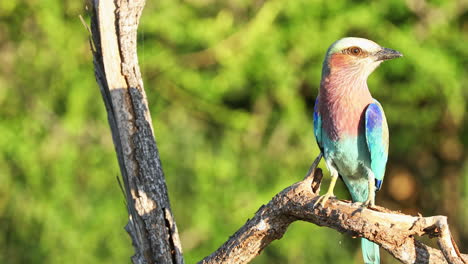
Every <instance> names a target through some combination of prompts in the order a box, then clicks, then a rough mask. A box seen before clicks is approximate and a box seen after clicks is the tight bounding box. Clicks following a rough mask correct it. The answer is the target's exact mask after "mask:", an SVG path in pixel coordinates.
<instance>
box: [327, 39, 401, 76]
mask: <svg viewBox="0 0 468 264" xmlns="http://www.w3.org/2000/svg"><path fill="white" fill-rule="evenodd" d="M401 56H403V54H401V53H400V52H398V51H396V50H392V49H388V48H383V47H381V46H380V45H378V44H377V43H375V42H373V41H372V40H368V39H364V38H342V39H340V40H337V41H336V42H335V43H333V44H332V45H331V46H330V47H329V48H328V51H327V55H326V56H325V61H324V63H323V72H322V76H328V75H329V74H333V73H334V72H336V73H341V74H346V75H360V76H362V77H365V78H367V77H368V76H369V75H370V74H371V73H372V72H373V71H374V69H375V68H377V66H379V65H380V63H382V62H383V61H385V60H391V59H394V58H398V57H401Z"/></svg>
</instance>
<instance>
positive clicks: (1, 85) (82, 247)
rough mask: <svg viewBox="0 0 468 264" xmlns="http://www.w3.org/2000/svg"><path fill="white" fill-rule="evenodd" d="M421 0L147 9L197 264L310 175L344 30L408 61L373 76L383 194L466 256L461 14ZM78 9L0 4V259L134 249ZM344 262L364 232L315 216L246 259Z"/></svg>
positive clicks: (171, 174)
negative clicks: (382, 118)
mask: <svg viewBox="0 0 468 264" xmlns="http://www.w3.org/2000/svg"><path fill="white" fill-rule="evenodd" d="M422 3H424V4H423V5H418V4H417V3H416V2H414V1H398V0H395V1H387V2H381V1H363V2H358V1H304V0H298V1H280V0H272V1H266V2H262V1H260V2H259V1H256V2H255V1H254V2H252V1H241V0H237V1H225V2H223V1H221V2H217V1H212V0H205V1H199V0H188V1H168V0H162V1H149V2H148V3H147V7H146V9H145V11H144V14H143V17H142V21H141V25H140V30H139V56H140V63H141V68H142V71H143V77H144V80H145V87H146V91H147V95H148V100H149V102H150V108H151V112H152V116H153V121H154V127H155V132H156V138H157V142H158V147H159V149H160V154H161V160H162V162H163V166H164V171H165V174H166V178H167V182H168V188H169V193H170V199H171V203H172V207H173V210H174V213H175V217H176V221H177V223H178V227H179V230H180V234H181V238H182V243H183V246H184V253H185V258H186V261H187V263H194V262H196V261H197V260H200V259H201V258H202V257H204V256H206V255H208V254H209V253H211V252H212V251H214V250H215V249H216V248H217V247H218V246H220V245H221V244H222V243H223V242H224V241H225V240H226V239H227V238H228V237H229V236H230V235H231V234H232V233H233V232H235V231H236V230H237V229H238V228H239V227H240V226H241V225H242V224H243V223H245V221H246V220H247V218H249V217H251V216H252V215H253V214H254V213H255V211H256V210H257V209H258V208H259V207H260V205H261V204H263V203H266V202H268V201H269V199H270V198H271V197H272V196H273V195H274V194H276V193H277V192H279V191H280V190H282V189H283V188H284V187H286V186H288V185H290V184H292V183H294V182H296V181H298V180H300V179H302V177H303V176H304V174H305V172H306V171H307V169H308V166H309V165H310V163H311V162H312V161H313V159H314V158H315V156H316V155H317V153H318V149H317V147H316V144H315V140H314V137H313V132H312V121H311V112H312V108H313V103H314V99H315V96H316V95H317V92H318V85H319V82H320V73H321V63H322V60H323V55H324V53H325V51H326V49H327V47H328V46H329V45H330V44H331V43H332V42H333V41H335V40H337V39H339V38H341V37H344V36H359V37H366V38H369V39H372V40H374V41H376V42H378V43H379V44H381V45H383V46H386V47H389V48H393V49H396V50H399V51H401V52H402V53H403V54H404V55H405V57H403V58H402V59H398V60H395V61H392V62H388V63H384V64H383V65H382V66H381V67H380V68H379V69H378V70H377V71H376V72H375V73H374V74H373V75H372V76H371V78H370V80H369V87H370V88H371V90H372V92H373V94H374V97H376V98H377V99H378V100H379V101H380V102H381V103H382V105H383V106H384V109H385V111H386V115H387V118H388V122H389V125H390V133H391V144H390V160H389V165H388V169H387V172H388V173H387V176H386V179H385V183H384V185H383V190H382V191H381V192H380V193H379V194H378V195H377V203H378V204H382V205H385V206H388V207H390V208H393V209H400V210H403V211H404V212H408V213H413V214H415V213H417V212H421V213H423V214H445V215H448V216H449V219H450V221H451V224H452V226H451V228H452V231H453V232H454V233H456V234H457V237H456V240H457V241H459V242H460V243H459V244H460V245H461V247H462V251H465V252H466V251H468V247H467V246H466V245H468V230H466V228H464V223H465V222H466V219H468V209H466V208H467V207H466V206H463V205H466V204H467V203H468V165H467V164H468V162H466V160H467V153H466V151H467V145H468V136H467V135H468V127H467V122H466V109H467V106H466V99H467V97H468V94H467V93H466V91H467V83H468V80H467V76H466V70H465V69H466V67H467V66H468V65H467V60H466V58H467V57H468V50H467V49H466V43H467V42H468V37H467V36H468V34H467V31H468V24H467V22H466V14H467V9H466V7H463V6H462V5H459V4H458V3H457V1H429V2H422ZM78 14H83V15H85V14H86V11H85V9H84V6H83V4H82V3H80V2H79V1H68V0H67V1H57V0H44V1H40V2H38V1H18V0H13V1H1V2H0V63H1V65H2V67H0V116H1V117H2V118H1V120H0V169H1V170H0V181H1V182H2V184H1V185H0V221H1V223H2V225H0V228H1V232H2V233H3V234H4V235H3V236H2V237H1V238H0V247H1V250H0V262H1V263H127V262H129V260H128V259H129V256H131V254H132V246H131V242H130V239H129V238H128V236H127V234H126V233H125V231H124V230H123V226H124V225H125V224H126V218H127V214H126V210H125V206H124V203H123V200H124V199H123V196H122V194H121V192H120V189H119V187H118V184H117V181H116V176H117V175H119V169H118V164H117V162H116V158H115V153H114V148H113V145H112V139H111V136H110V133H109V128H108V124H107V118H106V112H105V108H104V107H103V103H102V100H101V98H100V94H99V89H98V87H97V84H96V83H95V80H94V75H93V68H92V67H93V64H92V57H91V54H90V51H89V46H88V42H87V32H86V30H85V29H84V28H83V26H82V25H81V23H80V21H79V19H78ZM327 179H328V178H327ZM327 184H328V181H325V183H324V185H325V186H327ZM337 188H338V190H337V192H336V193H337V195H338V196H339V197H340V198H347V197H349V196H348V194H347V193H346V190H345V188H344V186H343V185H342V184H339V185H338V187H337ZM401 190H403V192H402V191H401ZM405 191H406V193H405ZM383 258H384V259H383V262H385V263H394V261H393V260H391V257H390V256H388V254H385V255H384V256H383ZM350 260H353V261H350ZM350 262H353V263H360V262H361V257H360V249H359V248H358V242H357V240H356V239H354V240H353V239H352V238H350V237H349V236H347V235H342V234H339V233H337V232H336V231H333V230H330V229H327V228H320V227H317V226H313V225H311V224H307V223H295V224H293V225H292V226H291V227H290V228H289V230H288V232H287V233H286V235H285V237H283V238H282V239H281V240H279V241H276V242H274V243H273V244H272V245H271V246H269V247H268V248H267V249H266V250H265V251H264V252H263V253H262V255H261V256H260V257H258V258H257V259H256V260H255V261H254V263H259V264H260V263H350Z"/></svg>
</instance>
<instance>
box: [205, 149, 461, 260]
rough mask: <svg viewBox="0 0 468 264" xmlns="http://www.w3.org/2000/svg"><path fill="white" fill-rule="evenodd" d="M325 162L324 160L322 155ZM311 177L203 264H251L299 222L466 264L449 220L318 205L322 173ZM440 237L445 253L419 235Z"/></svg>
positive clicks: (396, 250) (413, 256) (405, 253)
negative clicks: (316, 204)
mask: <svg viewBox="0 0 468 264" xmlns="http://www.w3.org/2000/svg"><path fill="white" fill-rule="evenodd" d="M319 158H321V157H319ZM319 158H317V160H316V161H315V162H314V164H313V166H312V167H311V170H310V171H315V173H310V172H309V173H308V174H309V175H308V176H306V178H305V179H304V180H303V181H301V182H298V183H296V184H293V185H291V186H289V187H288V188H286V189H284V190H283V191H281V192H280V193H279V194H277V195H276V196H275V197H273V199H272V200H271V201H270V202H269V203H268V204H267V205H263V206H262V207H260V209H259V210H258V211H257V213H256V214H255V216H254V217H253V218H252V219H250V220H249V221H247V223H246V224H245V225H244V226H243V227H241V228H240V229H239V230H238V231H237V232H236V233H235V234H234V235H233V236H231V237H230V238H229V240H228V241H227V242H226V243H224V244H223V245H222V246H221V247H220V248H219V249H218V250H217V251H215V252H214V253H213V254H211V255H210V256H208V257H206V258H204V259H203V260H202V261H200V262H199V263H203V264H208V263H210V264H214V263H248V262H249V261H250V260H252V259H253V258H254V257H256V256H257V255H259V254H260V252H261V251H262V250H263V249H264V248H265V247H266V246H268V245H269V244H270V243H271V242H272V241H273V240H275V239H280V238H281V237H282V236H283V234H284V233H285V232H286V230H287V228H288V226H289V225H290V224H291V223H292V222H294V221H298V220H302V221H307V222H311V223H314V224H316V225H319V226H327V227H330V228H333V229H335V230H337V231H339V232H341V233H346V234H349V235H351V236H353V237H365V238H367V239H369V240H371V241H374V242H375V243H377V244H378V245H380V246H381V247H382V248H384V249H385V250H387V251H388V252H389V253H390V254H391V255H393V256H394V257H395V258H396V259H398V260H400V261H401V262H403V263H456V264H461V263H466V261H468V255H465V254H460V253H459V251H458V249H457V246H456V244H455V243H454V241H453V239H452V237H451V234H450V231H449V228H448V224H447V218H446V217H445V216H432V217H422V216H410V215H405V214H402V213H399V212H395V211H390V210H388V209H385V208H383V207H379V206H375V207H372V208H363V207H362V206H361V205H360V204H358V203H350V202H348V201H341V200H337V199H330V200H329V202H327V204H326V207H325V208H322V207H321V206H315V202H316V201H317V199H318V197H319V190H320V188H319V187H320V181H321V179H322V172H321V170H320V169H317V170H314V169H315V167H316V164H317V163H318V161H319ZM423 235H429V236H431V237H437V239H438V244H439V247H440V249H441V250H438V249H435V248H431V247H429V246H426V245H425V244H423V243H421V242H419V241H418V240H416V238H415V237H417V236H423Z"/></svg>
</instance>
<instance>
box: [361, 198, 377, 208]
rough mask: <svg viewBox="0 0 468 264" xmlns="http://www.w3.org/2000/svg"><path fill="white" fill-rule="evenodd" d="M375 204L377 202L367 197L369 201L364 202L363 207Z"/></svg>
mask: <svg viewBox="0 0 468 264" xmlns="http://www.w3.org/2000/svg"><path fill="white" fill-rule="evenodd" d="M374 205H375V202H374V200H373V199H367V201H365V202H363V203H362V206H363V207H372V206H374Z"/></svg>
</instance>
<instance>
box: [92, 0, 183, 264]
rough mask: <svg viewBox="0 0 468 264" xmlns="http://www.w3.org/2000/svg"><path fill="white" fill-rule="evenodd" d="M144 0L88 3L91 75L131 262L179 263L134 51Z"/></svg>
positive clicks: (179, 250) (168, 206)
mask: <svg viewBox="0 0 468 264" xmlns="http://www.w3.org/2000/svg"><path fill="white" fill-rule="evenodd" d="M144 5H145V1H144V0H134V1H124V0H116V1H108V0H105V1H98V0H95V1H93V2H92V6H93V8H92V18H91V31H92V43H91V46H92V49H93V54H94V66H95V74H96V79H97V82H98V84H99V87H100V90H101V94H102V97H103V100H104V103H105V105H106V110H107V113H108V120H109V124H110V127H111V130H112V138H113V140H114V145H115V149H116V152H117V158H118V161H119V165H120V169H121V173H122V178H123V182H124V189H125V194H126V199H127V207H128V212H129V222H128V224H127V226H126V230H127V231H128V233H129V234H130V236H131V237H132V242H133V245H134V248H135V252H136V253H135V255H134V256H133V257H132V261H133V263H183V262H184V261H183V258H182V248H181V245H180V241H179V236H178V232H177V227H176V224H175V221H174V217H173V216H172V213H171V209H170V204H169V197H168V194H167V188H166V183H165V179H164V174H163V170H162V168H161V162H160V159H159V154H158V149H157V146H156V141H155V138H154V133H153V127H152V124H151V117H150V113H149V111H148V103H147V100H146V95H145V91H144V89H143V82H142V79H141V74H140V69H139V66H138V57H137V52H136V41H137V38H136V36H137V28H138V22H139V19H140V16H141V12H142V11H143V7H144Z"/></svg>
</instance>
